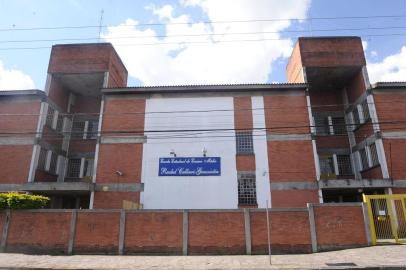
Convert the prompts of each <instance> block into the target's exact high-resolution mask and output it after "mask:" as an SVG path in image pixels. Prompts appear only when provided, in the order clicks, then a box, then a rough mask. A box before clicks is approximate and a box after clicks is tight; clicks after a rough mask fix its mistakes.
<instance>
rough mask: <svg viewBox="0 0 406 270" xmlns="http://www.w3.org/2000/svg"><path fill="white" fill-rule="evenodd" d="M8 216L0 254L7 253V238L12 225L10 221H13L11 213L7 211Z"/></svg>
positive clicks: (4, 226)
mask: <svg viewBox="0 0 406 270" xmlns="http://www.w3.org/2000/svg"><path fill="white" fill-rule="evenodd" d="M5 214H6V219H5V221H4V224H3V233H2V236H1V242H0V252H5V251H6V246H7V237H8V227H9V225H10V220H11V211H10V210H9V209H7V210H6V211H5Z"/></svg>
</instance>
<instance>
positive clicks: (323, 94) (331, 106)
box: [309, 89, 344, 112]
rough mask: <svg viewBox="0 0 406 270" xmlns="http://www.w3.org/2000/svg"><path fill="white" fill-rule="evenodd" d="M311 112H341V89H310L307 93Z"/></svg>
mask: <svg viewBox="0 0 406 270" xmlns="http://www.w3.org/2000/svg"><path fill="white" fill-rule="evenodd" d="M309 95H310V102H311V105H312V111H313V112H337V111H338V112H343V111H344V106H343V105H342V104H343V99H342V92H341V89H329V90H328V91H327V90H326V89H312V90H311V91H309Z"/></svg>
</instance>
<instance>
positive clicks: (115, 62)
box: [108, 50, 128, 87]
mask: <svg viewBox="0 0 406 270" xmlns="http://www.w3.org/2000/svg"><path fill="white" fill-rule="evenodd" d="M127 76H128V72H127V70H126V68H125V66H124V64H123V63H122V62H121V59H120V57H119V56H118V54H117V53H116V52H115V51H114V50H112V51H111V56H110V67H109V82H108V87H125V86H127Z"/></svg>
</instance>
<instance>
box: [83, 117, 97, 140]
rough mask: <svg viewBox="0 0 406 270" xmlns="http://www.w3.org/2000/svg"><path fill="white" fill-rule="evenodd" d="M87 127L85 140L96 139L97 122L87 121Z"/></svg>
mask: <svg viewBox="0 0 406 270" xmlns="http://www.w3.org/2000/svg"><path fill="white" fill-rule="evenodd" d="M88 123H89V124H88V127H87V135H86V138H87V139H96V138H97V131H98V127H99V121H94V120H93V121H89V122H88Z"/></svg>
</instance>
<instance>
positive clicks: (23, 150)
mask: <svg viewBox="0 0 406 270" xmlns="http://www.w3.org/2000/svg"><path fill="white" fill-rule="evenodd" d="M32 148H33V146H32V145H0V183H1V184H22V183H26V182H27V179H28V173H29V170H30V163H31V155H32Z"/></svg>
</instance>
